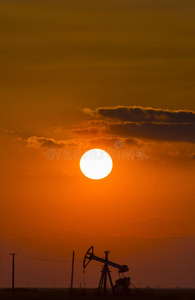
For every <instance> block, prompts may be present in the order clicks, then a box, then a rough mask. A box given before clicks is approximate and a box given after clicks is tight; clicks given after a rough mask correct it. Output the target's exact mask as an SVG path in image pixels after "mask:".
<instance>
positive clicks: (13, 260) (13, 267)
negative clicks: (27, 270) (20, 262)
mask: <svg viewBox="0 0 195 300" xmlns="http://www.w3.org/2000/svg"><path fill="white" fill-rule="evenodd" d="M9 255H12V292H13V293H14V279H15V278H14V276H15V255H17V253H10V254H9Z"/></svg>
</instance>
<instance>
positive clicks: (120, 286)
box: [83, 246, 130, 294]
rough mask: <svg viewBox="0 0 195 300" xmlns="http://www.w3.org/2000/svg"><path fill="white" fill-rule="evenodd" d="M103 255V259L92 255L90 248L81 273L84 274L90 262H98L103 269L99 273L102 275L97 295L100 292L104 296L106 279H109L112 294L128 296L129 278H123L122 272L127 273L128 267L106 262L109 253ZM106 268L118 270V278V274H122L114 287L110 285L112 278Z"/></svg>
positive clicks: (91, 248)
mask: <svg viewBox="0 0 195 300" xmlns="http://www.w3.org/2000/svg"><path fill="white" fill-rule="evenodd" d="M104 253H105V258H101V257H98V256H96V255H94V252H93V246H92V247H90V248H89V249H88V250H87V252H86V254H85V257H84V260H83V272H85V268H86V267H87V265H88V264H89V263H90V261H91V260H96V261H99V262H101V263H103V264H104V265H103V269H102V271H101V272H102V274H101V277H100V281H99V286H98V290H97V293H98V294H101V293H102V292H103V293H104V294H106V293H107V278H109V281H110V285H111V288H112V292H113V293H125V294H128V292H129V289H128V287H129V285H130V277H124V272H127V271H129V268H128V266H127V265H119V264H116V263H114V262H112V261H110V260H108V254H109V253H110V251H105V252H104ZM108 266H111V267H113V268H116V269H118V273H119V277H120V274H123V277H122V278H119V279H117V280H116V282H115V284H114V285H113V283H112V278H111V275H110V270H109V267H108Z"/></svg>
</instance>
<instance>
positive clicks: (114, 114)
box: [84, 106, 195, 124]
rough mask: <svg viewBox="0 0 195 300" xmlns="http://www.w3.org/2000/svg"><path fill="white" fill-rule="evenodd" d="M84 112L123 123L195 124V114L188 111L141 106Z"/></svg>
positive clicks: (104, 108)
mask: <svg viewBox="0 0 195 300" xmlns="http://www.w3.org/2000/svg"><path fill="white" fill-rule="evenodd" d="M84 112H85V113H87V114H90V115H93V116H96V117H100V118H109V119H116V120H118V121H122V122H139V123H142V122H149V123H151V122H152V123H153V122H154V123H194V124H195V112H193V111H188V110H168V109H156V108H150V107H148V108H145V107H140V106H116V107H100V108H97V109H96V110H94V111H93V110H90V109H84Z"/></svg>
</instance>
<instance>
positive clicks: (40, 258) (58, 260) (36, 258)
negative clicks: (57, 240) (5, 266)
mask: <svg viewBox="0 0 195 300" xmlns="http://www.w3.org/2000/svg"><path fill="white" fill-rule="evenodd" d="M18 256H20V257H22V258H27V259H35V260H42V261H51V262H71V260H60V259H48V258H42V257H34V256H27V255H21V254H19V255H18ZM76 261H77V262H79V261H82V260H76Z"/></svg>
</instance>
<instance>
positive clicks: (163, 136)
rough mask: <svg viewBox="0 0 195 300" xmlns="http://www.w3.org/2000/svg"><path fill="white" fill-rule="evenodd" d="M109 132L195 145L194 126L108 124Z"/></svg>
mask: <svg viewBox="0 0 195 300" xmlns="http://www.w3.org/2000/svg"><path fill="white" fill-rule="evenodd" d="M110 132H111V133H112V134H116V135H117V136H131V137H138V138H145V139H155V140H163V141H175V142H180V141H185V142H190V143H195V124H159V123H155V124H154V123H141V124H136V123H123V124H110Z"/></svg>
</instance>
